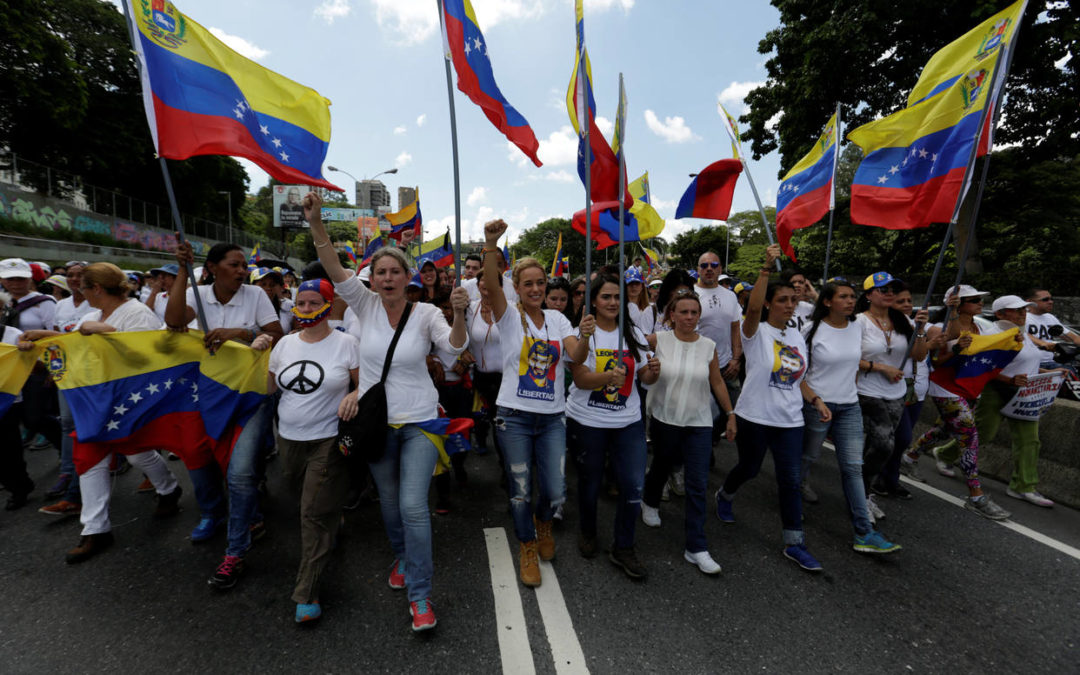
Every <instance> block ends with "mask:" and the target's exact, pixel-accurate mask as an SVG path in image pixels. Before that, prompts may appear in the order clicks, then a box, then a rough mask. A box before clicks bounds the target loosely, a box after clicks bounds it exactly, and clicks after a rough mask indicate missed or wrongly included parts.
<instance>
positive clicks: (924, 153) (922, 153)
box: [919, 148, 930, 159]
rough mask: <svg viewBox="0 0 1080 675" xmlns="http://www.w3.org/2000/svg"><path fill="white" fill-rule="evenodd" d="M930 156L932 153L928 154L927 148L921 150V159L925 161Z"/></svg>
mask: <svg viewBox="0 0 1080 675" xmlns="http://www.w3.org/2000/svg"><path fill="white" fill-rule="evenodd" d="M928 154H930V153H928V152H927V151H926V148H922V149H920V150H919V159H925V158H926V156H927V155H928Z"/></svg>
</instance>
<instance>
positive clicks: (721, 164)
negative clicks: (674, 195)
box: [675, 159, 743, 220]
mask: <svg viewBox="0 0 1080 675" xmlns="http://www.w3.org/2000/svg"><path fill="white" fill-rule="evenodd" d="M742 170H743V167H742V162H741V161H739V160H738V159H721V160H720V161H717V162H713V163H712V164H710V165H709V166H707V167H705V168H704V169H702V170H701V172H700V173H698V175H696V176H694V179H693V180H692V181H690V186H689V187H687V188H686V192H684V193H683V196H682V198H681V199H680V200H679V205H678V207H676V209H675V217H676V218H711V219H713V220H727V217H728V216H729V215H730V214H731V199H732V197H733V196H734V194H735V182H736V181H737V180H738V179H739V174H740V173H742Z"/></svg>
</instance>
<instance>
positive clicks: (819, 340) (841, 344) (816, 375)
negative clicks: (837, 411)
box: [803, 321, 863, 403]
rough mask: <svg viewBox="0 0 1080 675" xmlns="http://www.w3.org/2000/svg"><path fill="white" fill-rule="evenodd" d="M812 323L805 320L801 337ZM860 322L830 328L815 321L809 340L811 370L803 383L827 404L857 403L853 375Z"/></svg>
mask: <svg viewBox="0 0 1080 675" xmlns="http://www.w3.org/2000/svg"><path fill="white" fill-rule="evenodd" d="M813 325H814V324H813V323H807V324H806V325H805V327H804V329H803V337H804V338H805V337H806V335H807V333H809V332H810V328H811V327H812V326H813ZM862 333H863V324H861V323H859V322H858V321H852V322H849V323H848V325H847V326H845V327H844V328H833V327H832V326H830V325H829V324H827V323H825V321H821V322H820V323H818V328H817V331H815V333H814V337H813V338H812V339H811V340H810V346H809V348H808V349H809V350H810V359H809V361H810V369H809V370H808V371H807V373H806V382H807V384H809V385H810V388H811V389H813V390H814V393H815V394H817V395H818V396H820V397H821V399H822V400H823V401H825V402H826V403H857V402H858V401H859V392H858V390H856V388H855V375H856V373H857V372H858V370H859V353H860V351H861V349H862Z"/></svg>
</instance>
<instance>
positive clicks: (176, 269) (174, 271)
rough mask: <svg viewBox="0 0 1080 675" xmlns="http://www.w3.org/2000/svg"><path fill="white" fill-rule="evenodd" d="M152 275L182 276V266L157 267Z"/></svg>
mask: <svg viewBox="0 0 1080 675" xmlns="http://www.w3.org/2000/svg"><path fill="white" fill-rule="evenodd" d="M150 274H171V275H173V276H174V277H175V276H177V275H178V274H180V266H179V265H177V264H176V263H169V264H168V265H162V266H161V267H155V268H154V269H152V270H150Z"/></svg>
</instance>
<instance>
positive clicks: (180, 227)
mask: <svg viewBox="0 0 1080 675" xmlns="http://www.w3.org/2000/svg"><path fill="white" fill-rule="evenodd" d="M121 4H122V5H123V7H124V19H125V20H126V22H127V26H128V38H129V39H130V40H131V49H132V51H134V52H135V53H136V54H137V53H138V51H139V50H138V46H137V45H136V44H135V39H136V38H135V30H136V29H135V24H134V23H133V20H132V18H131V14H130V13H129V12H128V6H127V2H126V1H125V2H123V3H121ZM135 63H136V67H138V68H142V62H141V61H140V60H139V59H135ZM154 150H155V151H156V150H157V148H154ZM158 161H159V162H160V164H161V177H162V178H163V179H164V180H165V192H166V193H167V194H168V196H169V208H170V210H171V211H172V217H173V224H174V225H176V234H177V236H178V237H179V239H180V243H181V244H182V243H184V242H185V241H186V240H187V238H186V237H185V236H184V222H183V220H182V219H181V218H180V207H179V206H177V205H176V193H175V192H174V191H173V184H172V178H171V177H170V176H169V166H168V164H166V163H165V158H164V157H161V156H159V157H158ZM283 231H284V230H283ZM184 269H186V270H187V276H188V280H189V281H190V283H191V285H192V287H193V288H194V289H195V292H194V295H195V314H196V315H197V317H198V319H199V328H201V329H202V331H203V332H204V333H207V332H209V329H208V328H207V323H206V312H205V311H204V310H203V301H202V296H201V295H199V288H198V285H199V280H198V279H196V278H195V270H194V269H193V267H192V264H191V262H187V263H185V264H184Z"/></svg>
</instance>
